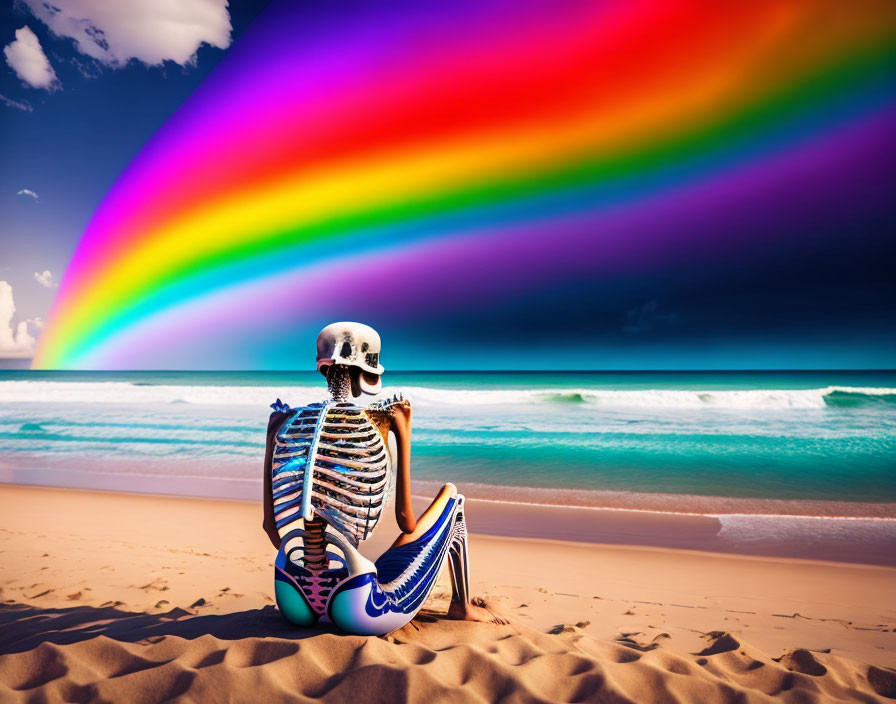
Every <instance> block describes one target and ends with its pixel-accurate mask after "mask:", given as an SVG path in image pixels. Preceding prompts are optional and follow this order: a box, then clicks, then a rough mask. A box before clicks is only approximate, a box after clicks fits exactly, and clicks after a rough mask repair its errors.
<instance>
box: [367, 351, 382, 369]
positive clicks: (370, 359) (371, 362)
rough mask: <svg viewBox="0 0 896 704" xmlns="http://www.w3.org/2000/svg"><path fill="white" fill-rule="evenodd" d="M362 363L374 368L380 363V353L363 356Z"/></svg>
mask: <svg viewBox="0 0 896 704" xmlns="http://www.w3.org/2000/svg"><path fill="white" fill-rule="evenodd" d="M364 361H365V362H367V365H368V366H370V367H375V366H377V365H378V364H379V363H380V353H379V352H370V353H368V354H366V355H364Z"/></svg>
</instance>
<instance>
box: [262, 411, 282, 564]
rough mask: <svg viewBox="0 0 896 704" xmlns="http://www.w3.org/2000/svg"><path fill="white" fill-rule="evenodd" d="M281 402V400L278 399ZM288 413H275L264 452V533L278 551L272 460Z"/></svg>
mask: <svg viewBox="0 0 896 704" xmlns="http://www.w3.org/2000/svg"><path fill="white" fill-rule="evenodd" d="M278 400H279V399H278ZM286 415H287V414H286V413H282V412H278V411H274V412H273V413H271V418H270V420H269V421H268V438H267V444H266V445H265V450H264V523H263V524H262V525H263V527H264V532H265V533H267V534H268V538H270V539H271V543H272V544H273V546H274V547H275V548H277V549H278V550H279V549H280V534H279V533H278V532H277V522H276V521H275V520H274V499H273V496H272V492H271V458H272V457H273V454H274V438H275V437H276V435H277V431H278V430H280V426H281V425H283V421H284V420H285V419H286Z"/></svg>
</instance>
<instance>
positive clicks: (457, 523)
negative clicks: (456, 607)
mask: <svg viewBox="0 0 896 704" xmlns="http://www.w3.org/2000/svg"><path fill="white" fill-rule="evenodd" d="M457 498H458V504H459V508H458V511H457V514H456V516H455V519H454V536H453V537H452V539H451V545H450V546H449V547H448V560H449V561H448V567H449V569H450V570H451V601H452V602H453V603H455V604H466V603H467V602H468V601H470V577H469V572H470V560H469V557H468V555H467V522H466V520H465V516H464V497H463V496H458V497H457Z"/></svg>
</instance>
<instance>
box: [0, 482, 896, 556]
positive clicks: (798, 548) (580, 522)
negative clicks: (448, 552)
mask: <svg viewBox="0 0 896 704" xmlns="http://www.w3.org/2000/svg"><path fill="white" fill-rule="evenodd" d="M0 478H3V473H2V468H0ZM17 487H21V488H26V489H27V488H31V489H35V490H39V491H47V492H51V493H60V492H61V493H70V492H78V493H80V494H84V495H91V494H109V495H112V496H119V495H123V496H145V497H155V498H159V499H166V500H168V499H170V500H182V501H194V500H202V501H211V502H232V503H238V504H242V505H249V506H252V505H255V506H257V505H258V504H260V496H259V497H258V498H254V499H253V498H235V499H234V498H222V497H215V496H189V495H182V494H163V493H158V492H141V491H120V490H115V489H108V488H106V489H95V488H91V487H77V488H74V487H59V486H41V485H23V484H19V483H0V490H3V489H14V488H17ZM421 488H422V489H432V492H431V493H430V492H429V491H425V492H423V491H421ZM462 489H463V487H462ZM259 493H260V486H259ZM434 494H435V489H434V488H433V487H431V486H430V485H428V484H424V486H423V487H421V486H420V485H419V484H418V483H416V482H415V483H414V487H413V490H412V496H413V501H414V507H415V510H416V511H417V512H418V514H419V513H420V512H422V511H423V509H425V508H426V506H427V505H428V504H429V501H430V500H431V497H432V496H433V495H434ZM467 506H468V516H467V520H468V525H469V527H470V531H471V532H473V533H477V534H481V535H491V536H497V537H507V538H522V539H532V540H540V539H545V540H556V541H562V542H572V543H585V544H593V545H608V546H628V547H648V548H668V549H677V550H689V551H697V552H705V553H714V554H723V555H741V556H754V557H769V558H787V559H804V560H813V561H821V562H836V563H851V564H864V565H878V566H894V567H896V519H890V518H880V517H831V516H800V515H774V514H772V515H769V514H721V515H714V514H699V513H678V512H669V511H652V510H647V509H628V508H615V507H608V508H604V507H589V506H557V505H552V504H535V503H521V502H512V501H510V502H508V501H502V500H500V499H497V500H496V499H484V498H479V497H476V496H475V495H472V496H471V495H469V494H467ZM389 510H391V509H390V508H389V507H387V508H386V511H387V512H388V511H389ZM259 511H260V508H259Z"/></svg>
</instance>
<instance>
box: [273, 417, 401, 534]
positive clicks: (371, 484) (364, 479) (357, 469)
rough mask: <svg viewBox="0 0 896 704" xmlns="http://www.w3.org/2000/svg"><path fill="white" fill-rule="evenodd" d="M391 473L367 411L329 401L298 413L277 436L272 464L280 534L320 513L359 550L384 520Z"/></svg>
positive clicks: (387, 457)
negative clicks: (382, 516) (293, 523)
mask: <svg viewBox="0 0 896 704" xmlns="http://www.w3.org/2000/svg"><path fill="white" fill-rule="evenodd" d="M309 457H311V462H310V463H309V461H308V458H309ZM390 470H391V464H390V461H389V456H388V452H387V450H386V444H385V442H384V441H383V436H382V435H381V434H380V432H379V430H377V427H376V426H375V425H374V424H373V422H372V421H371V420H370V417H369V416H368V415H367V413H366V412H365V410H364V409H363V408H360V407H358V406H355V405H353V404H351V403H344V402H333V401H328V402H326V403H316V404H312V405H310V406H306V407H304V408H299V409H296V410H295V411H294V412H293V414H292V415H291V416H290V417H288V418H287V419H286V421H285V422H284V423H283V425H282V426H281V428H280V430H279V431H278V432H277V437H276V440H275V445H274V454H273V459H272V462H271V485H272V492H273V500H274V517H275V519H276V521H277V528H278V530H279V529H282V528H283V527H284V526H286V525H288V524H290V523H292V522H293V521H296V520H298V519H299V518H303V517H304V518H305V519H310V518H312V517H313V515H315V514H316V515H318V516H320V517H321V518H323V519H324V520H326V521H327V523H329V524H330V525H331V526H333V527H334V528H335V529H336V530H338V531H339V532H340V533H342V534H343V535H344V536H345V537H346V538H347V539H348V540H349V541H351V543H352V544H353V545H355V546H357V544H358V543H359V542H360V541H362V540H364V539H365V538H367V536H368V535H369V534H370V532H371V531H372V530H373V528H374V526H376V523H377V521H378V520H379V517H380V513H381V511H382V508H383V504H384V503H385V499H386V492H387V490H388V486H389V473H390Z"/></svg>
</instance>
